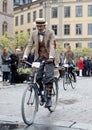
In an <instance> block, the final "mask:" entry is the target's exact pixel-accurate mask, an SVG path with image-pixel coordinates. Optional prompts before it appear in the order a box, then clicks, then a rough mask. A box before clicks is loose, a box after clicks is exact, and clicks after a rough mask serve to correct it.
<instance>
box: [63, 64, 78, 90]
mask: <svg viewBox="0 0 92 130" xmlns="http://www.w3.org/2000/svg"><path fill="white" fill-rule="evenodd" d="M63 67H65V70H66V71H65V74H64V76H63V88H64V90H67V88H68V87H69V86H71V87H72V89H74V88H75V87H76V83H77V77H76V73H75V71H74V69H73V74H74V76H75V79H74V76H73V75H72V74H71V73H70V72H69V68H70V67H73V65H72V64H70V65H69V64H64V65H63Z"/></svg>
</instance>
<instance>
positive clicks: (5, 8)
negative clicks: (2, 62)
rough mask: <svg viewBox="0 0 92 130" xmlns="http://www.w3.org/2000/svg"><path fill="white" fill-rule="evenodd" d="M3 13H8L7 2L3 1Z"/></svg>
mask: <svg viewBox="0 0 92 130" xmlns="http://www.w3.org/2000/svg"><path fill="white" fill-rule="evenodd" d="M3 12H5V13H7V0H3Z"/></svg>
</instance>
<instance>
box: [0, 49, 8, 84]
mask: <svg viewBox="0 0 92 130" xmlns="http://www.w3.org/2000/svg"><path fill="white" fill-rule="evenodd" d="M1 60H2V65H1V71H2V73H3V85H4V86H6V85H9V82H10V81H9V76H10V53H9V51H8V48H4V49H3V52H2V55H1Z"/></svg>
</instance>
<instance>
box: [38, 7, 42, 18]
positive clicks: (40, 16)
mask: <svg viewBox="0 0 92 130" xmlns="http://www.w3.org/2000/svg"><path fill="white" fill-rule="evenodd" d="M39 18H43V10H42V9H40V10H39Z"/></svg>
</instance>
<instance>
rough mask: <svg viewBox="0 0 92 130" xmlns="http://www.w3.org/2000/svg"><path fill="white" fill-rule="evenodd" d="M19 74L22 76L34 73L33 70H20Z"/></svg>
mask: <svg viewBox="0 0 92 130" xmlns="http://www.w3.org/2000/svg"><path fill="white" fill-rule="evenodd" d="M18 72H19V73H20V74H31V73H32V71H31V69H29V68H19V69H18Z"/></svg>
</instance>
